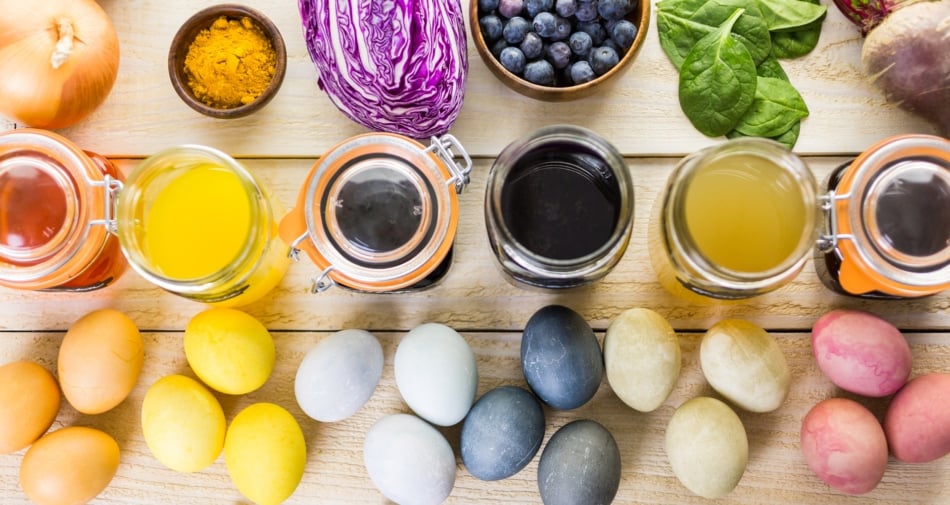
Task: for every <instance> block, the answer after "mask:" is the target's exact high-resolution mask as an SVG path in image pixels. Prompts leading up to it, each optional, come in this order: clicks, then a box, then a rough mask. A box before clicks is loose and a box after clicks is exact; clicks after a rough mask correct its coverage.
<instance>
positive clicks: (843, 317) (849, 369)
mask: <svg viewBox="0 0 950 505" xmlns="http://www.w3.org/2000/svg"><path fill="white" fill-rule="evenodd" d="M811 346H812V351H813V352H814V354H815V361H817V362H818V367H819V368H821V371H822V372H824V373H825V375H826V376H828V378H829V379H831V382H833V383H834V384H835V385H836V386H838V387H840V388H841V389H844V390H846V391H850V392H852V393H857V394H859V395H864V396H872V397H882V396H887V395H890V394H893V393H895V392H896V391H897V390H898V389H900V388H901V386H903V385H904V383H905V382H907V377H908V376H909V375H910V367H911V354H910V346H908V345H907V340H905V339H904V336H903V335H902V334H901V332H900V330H898V329H897V328H896V327H894V325H892V324H891V323H889V322H887V321H885V320H884V319H881V318H880V317H878V316H875V315H874V314H869V313H867V312H861V311H857V310H844V309H839V310H833V311H831V312H829V313H827V314H825V315H824V316H822V317H821V318H820V319H818V321H816V322H815V326H814V327H812V331H811Z"/></svg>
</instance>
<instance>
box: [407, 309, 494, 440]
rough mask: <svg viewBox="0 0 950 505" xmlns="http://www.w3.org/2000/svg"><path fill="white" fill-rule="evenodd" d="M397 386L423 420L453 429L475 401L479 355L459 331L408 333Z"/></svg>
mask: <svg viewBox="0 0 950 505" xmlns="http://www.w3.org/2000/svg"><path fill="white" fill-rule="evenodd" d="M394 361H395V363H394V365H393V366H394V368H395V374H396V386H397V387H398V388H399V393H400V394H401V395H402V398H403V399H404V400H405V401H406V403H407V404H408V405H409V408H411V409H412V410H413V411H414V412H415V413H416V414H417V415H418V416H419V417H421V418H423V419H425V420H426V421H429V422H430V423H432V424H436V425H439V426H452V425H454V424H456V423H458V422H459V421H461V420H462V419H464V418H465V415H466V414H468V411H469V409H470V408H471V407H472V403H473V402H474V401H475V390H476V388H477V387H478V369H477V366H476V364H475V353H473V352H472V348H471V347H469V345H468V342H466V341H465V339H464V338H462V336H461V335H459V334H458V333H457V332H456V331H455V330H453V329H452V328H449V327H448V326H445V325H443V324H438V323H428V324H423V325H421V326H418V327H416V328H414V329H413V330H412V331H410V332H409V333H407V334H406V335H405V336H404V337H403V338H402V341H400V342H399V347H398V348H397V349H396V357H395V360H394Z"/></svg>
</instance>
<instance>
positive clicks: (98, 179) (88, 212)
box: [0, 128, 126, 291]
mask: <svg viewBox="0 0 950 505" xmlns="http://www.w3.org/2000/svg"><path fill="white" fill-rule="evenodd" d="M120 179H121V176H120V174H119V173H118V171H116V169H115V167H114V166H113V165H112V163H110V162H109V161H108V160H107V159H105V158H104V157H102V156H99V155H98V154H95V153H90V152H86V151H83V150H81V149H79V148H78V147H76V145H75V144H73V143H72V142H70V141H69V140H67V139H65V138H63V137H62V136H60V135H58V134H56V133H53V132H50V131H45V130H37V129H29V128H27V129H19V130H10V131H6V132H3V133H0V286H5V287H9V288H15V289H25V290H62V291H88V290H93V289H98V288H102V287H104V286H107V285H109V284H110V283H111V282H112V281H114V280H115V279H117V278H118V277H119V276H120V275H121V274H122V272H124V271H125V266H126V263H125V260H124V259H123V257H122V254H121V252H120V251H119V242H118V240H117V239H116V237H115V235H114V234H113V233H111V230H110V225H111V223H112V212H113V206H112V205H113V204H112V202H113V198H114V195H115V192H116V191H117V190H118V189H119V188H120V187H121V186H122V183H121V182H120Z"/></svg>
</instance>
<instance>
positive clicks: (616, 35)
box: [610, 19, 637, 49]
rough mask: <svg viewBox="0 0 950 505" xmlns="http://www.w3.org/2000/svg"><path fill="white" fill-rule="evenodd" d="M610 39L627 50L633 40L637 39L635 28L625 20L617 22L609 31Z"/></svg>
mask: <svg viewBox="0 0 950 505" xmlns="http://www.w3.org/2000/svg"><path fill="white" fill-rule="evenodd" d="M610 38H611V39H613V41H614V42H616V43H617V45H618V46H620V47H622V48H624V49H629V48H630V46H632V45H633V39H635V38H637V27H636V25H634V24H633V23H631V22H630V21H627V20H626V19H622V20H620V21H617V23H616V24H614V26H613V28H611V29H610Z"/></svg>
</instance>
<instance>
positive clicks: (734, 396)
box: [699, 319, 792, 412]
mask: <svg viewBox="0 0 950 505" xmlns="http://www.w3.org/2000/svg"><path fill="white" fill-rule="evenodd" d="M699 362H700V366H701V367H702V369H703V375H704V376H705V377H706V380H707V381H708V382H709V385H710V386H712V387H713V389H715V390H716V391H718V392H719V394H721V395H723V396H724V397H726V398H727V399H728V400H729V401H731V402H732V403H734V404H735V405H737V406H738V407H740V408H743V409H745V410H748V411H750V412H771V411H773V410H775V409H777V408H779V407H780V406H781V405H782V403H784V402H785V398H786V397H788V391H789V388H790V387H791V383H792V375H791V371H790V370H789V368H788V362H786V361H785V355H784V354H783V353H782V349H781V348H780V347H779V346H778V343H776V342H775V339H774V338H772V336H771V335H769V334H768V332H767V331H765V330H764V329H762V328H761V327H759V326H758V325H756V324H753V323H751V322H749V321H743V320H740V319H726V320H723V321H720V322H718V323H716V324H714V325H713V326H712V327H711V328H709V330H708V331H707V332H706V334H705V335H703V339H702V342H701V343H700V345H699Z"/></svg>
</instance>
